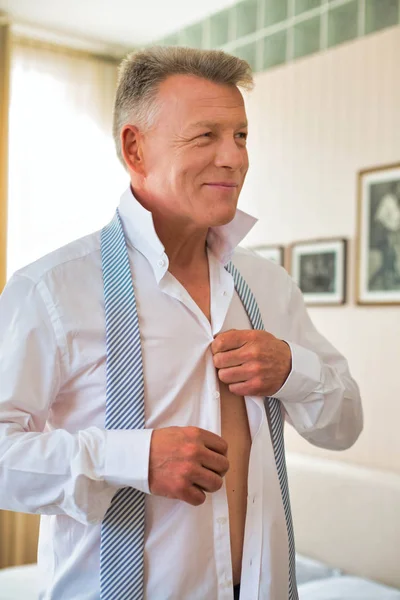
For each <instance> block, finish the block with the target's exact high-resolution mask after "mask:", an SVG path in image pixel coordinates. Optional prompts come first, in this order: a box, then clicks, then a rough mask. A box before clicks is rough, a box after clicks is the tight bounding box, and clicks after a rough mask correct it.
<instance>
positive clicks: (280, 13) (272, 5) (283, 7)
mask: <svg viewBox="0 0 400 600" xmlns="http://www.w3.org/2000/svg"><path fill="white" fill-rule="evenodd" d="M263 5H264V6H263V7H262V9H263V13H264V20H263V26H264V27H269V26H270V25H275V24H276V23H281V22H282V21H285V20H286V19H287V16H288V3H287V2H286V0H283V2H277V0H263Z"/></svg>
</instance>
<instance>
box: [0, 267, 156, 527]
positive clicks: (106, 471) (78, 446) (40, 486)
mask: <svg viewBox="0 0 400 600" xmlns="http://www.w3.org/2000/svg"><path fill="white" fill-rule="evenodd" d="M66 351H67V350H66V342H65V340H64V339H63V334H62V330H61V327H60V323H59V321H58V320H57V315H56V312H55V308H54V306H52V305H51V304H50V302H49V292H48V290H47V288H46V286H45V284H44V283H43V281H40V282H39V283H34V282H32V281H31V280H30V279H29V278H27V277H25V276H24V275H14V277H13V278H12V279H11V280H10V282H9V283H8V285H7V286H6V288H5V290H4V291H3V294H2V295H1V296H0V508H1V509H4V510H13V511H20V512H28V513H40V514H47V515H49V514H65V515H68V516H70V517H72V518H74V519H76V520H77V521H79V522H82V523H85V524H87V523H98V522H101V520H102V519H103V517H104V514H105V512H106V510H107V509H108V507H109V505H110V503H111V500H112V497H113V496H114V494H115V492H116V491H117V489H118V488H119V487H123V486H132V487H135V488H137V489H140V490H141V491H143V492H146V493H149V488H148V463H149V455H150V441H151V434H152V430H150V429H146V430H133V431H118V430H109V431H106V430H103V429H100V428H98V427H89V428H86V429H82V430H81V431H78V432H76V433H70V432H68V431H66V430H65V429H53V430H50V428H49V427H48V426H47V425H46V422H47V418H48V415H49V411H51V405H52V402H53V401H54V399H55V398H56V397H57V395H58V393H59V391H60V389H61V386H62V383H63V378H64V377H66V376H67V374H66V373H65V370H66V369H65V368H64V367H63V364H64V363H65V353H66Z"/></svg>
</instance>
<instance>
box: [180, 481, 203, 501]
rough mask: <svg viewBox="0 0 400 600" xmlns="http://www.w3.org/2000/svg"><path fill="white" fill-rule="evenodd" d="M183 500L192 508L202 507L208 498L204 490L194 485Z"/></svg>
mask: <svg viewBox="0 0 400 600" xmlns="http://www.w3.org/2000/svg"><path fill="white" fill-rule="evenodd" d="M181 499H182V500H183V501H184V502H187V503H188V504H191V505H192V506H200V505H201V504H204V502H205V501H206V499H207V496H206V494H205V492H204V491H203V490H202V489H200V488H199V487H198V486H197V485H196V484H193V485H191V486H190V487H189V488H188V489H187V490H186V492H185V493H184V494H183V495H182V498H181Z"/></svg>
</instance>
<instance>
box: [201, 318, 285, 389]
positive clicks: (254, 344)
mask: <svg viewBox="0 0 400 600" xmlns="http://www.w3.org/2000/svg"><path fill="white" fill-rule="evenodd" d="M211 350H212V353H213V355H214V366H215V368H216V369H218V377H219V379H220V380H221V381H222V382H223V383H225V384H227V385H228V387H229V390H230V391H231V392H232V393H233V394H236V395H237V396H273V395H274V394H276V393H277V392H278V390H280V388H281V387H282V386H283V384H284V383H285V381H286V379H287V378H288V376H289V373H290V371H291V368H292V354H291V351H290V347H289V346H288V344H286V342H283V341H282V340H278V339H277V338H276V337H275V336H273V335H272V334H271V333H268V332H267V331H258V330H238V329H231V330H230V331H225V332H224V333H220V334H218V335H217V336H216V337H215V339H214V341H213V343H212V344H211Z"/></svg>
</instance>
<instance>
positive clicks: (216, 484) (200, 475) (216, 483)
mask: <svg viewBox="0 0 400 600" xmlns="http://www.w3.org/2000/svg"><path fill="white" fill-rule="evenodd" d="M192 482H193V483H194V484H195V485H198V486H199V487H200V488H201V489H202V490H204V491H205V492H209V493H212V492H217V491H218V490H220V489H221V488H222V484H223V481H222V477H221V476H220V475H217V473H214V471H210V470H209V469H204V467H199V469H198V471H196V473H195V474H194V476H193V479H192Z"/></svg>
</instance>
